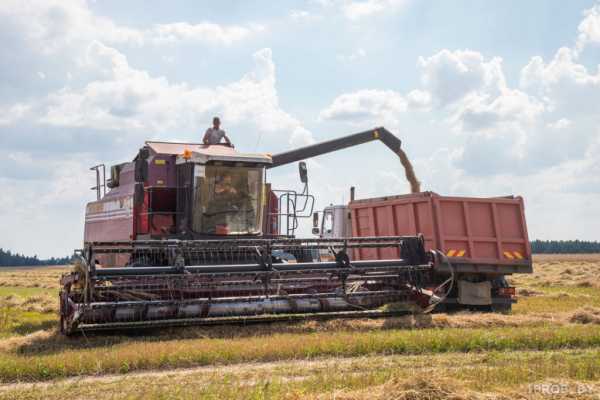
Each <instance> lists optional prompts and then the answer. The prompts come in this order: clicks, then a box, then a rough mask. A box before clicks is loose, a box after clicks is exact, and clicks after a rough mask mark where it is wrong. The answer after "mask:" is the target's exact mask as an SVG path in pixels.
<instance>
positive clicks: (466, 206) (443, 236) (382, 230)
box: [349, 192, 532, 274]
mask: <svg viewBox="0 0 600 400" xmlns="http://www.w3.org/2000/svg"><path fill="white" fill-rule="evenodd" d="M349 209H350V213H351V215H350V219H351V223H352V236H358V237H360V236H394V235H415V234H422V235H423V236H424V238H425V244H426V247H427V249H428V250H430V249H437V250H440V251H442V252H443V253H444V254H446V255H447V256H448V257H449V260H450V261H451V262H452V264H454V265H456V266H457V267H458V268H459V271H460V272H469V271H472V272H486V273H500V274H506V273H516V272H531V270H532V269H531V247H530V244H529V238H528V235H527V225H526V223H525V212H524V205H523V199H522V198H521V197H512V196H510V197H493V198H471V197H447V196H440V195H438V194H436V193H432V192H423V193H417V194H410V195H401V196H390V197H381V198H374V199H367V200H355V201H352V202H350V204H349ZM396 257H399V254H398V251H397V250H394V249H360V250H358V251H356V252H355V254H354V258H355V259H361V260H369V259H386V258H396Z"/></svg>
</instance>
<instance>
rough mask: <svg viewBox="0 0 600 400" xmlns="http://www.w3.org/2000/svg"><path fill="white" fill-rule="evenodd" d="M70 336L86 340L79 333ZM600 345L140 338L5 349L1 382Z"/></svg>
mask: <svg viewBox="0 0 600 400" xmlns="http://www.w3.org/2000/svg"><path fill="white" fill-rule="evenodd" d="M73 340H81V341H83V340H85V339H84V338H77V339H73ZM590 347H600V328H599V327H596V326H586V325H581V326H577V325H569V326H564V327H555V326H544V327H524V328H519V329H515V328H490V329H443V330H442V329H424V330H412V331H407V330H388V331H373V332H338V333H335V332H325V333H310V334H276V335H271V336H258V337H249V338H236V339H187V340H168V341H143V340H135V339H133V338H132V339H131V341H125V342H122V343H119V344H115V345H112V346H104V345H98V347H92V348H84V349H81V348H80V349H68V348H67V349H60V350H56V352H54V353H48V354H32V353H26V354H14V353H0V381H1V382H14V381H42V380H50V379H55V378H59V377H68V376H77V375H96V374H106V373H117V374H118V373H127V372H131V371H140V370H149V369H172V368H179V367H194V366H202V365H213V364H235V363H242V362H251V361H255V362H266V361H277V360H293V359H312V358H316V357H323V356H329V357H331V356H334V357H352V356H362V355H374V354H383V355H391V354H425V353H446V352H478V351H504V350H555V349H576V348H590Z"/></svg>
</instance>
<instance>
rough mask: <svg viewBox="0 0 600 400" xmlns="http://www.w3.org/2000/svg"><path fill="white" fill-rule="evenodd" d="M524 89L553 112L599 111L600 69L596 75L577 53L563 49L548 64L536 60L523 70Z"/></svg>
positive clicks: (587, 112)
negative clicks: (545, 103)
mask: <svg viewBox="0 0 600 400" xmlns="http://www.w3.org/2000/svg"><path fill="white" fill-rule="evenodd" d="M520 82H521V86H522V87H523V88H525V89H528V90H531V91H533V92H535V93H537V94H538V96H540V97H542V98H543V99H545V100H546V102H547V103H548V106H549V108H550V110H551V111H554V112H557V113H561V112H562V113H568V114H591V113H598V112H600V66H599V67H598V68H597V70H596V72H595V73H590V72H588V70H587V68H586V67H585V66H584V65H582V64H579V63H578V62H577V53H576V52H575V51H574V50H572V49H569V48H566V47H562V48H560V49H559V50H558V51H557V52H556V54H555V56H554V58H553V59H552V60H551V61H550V62H549V63H545V62H544V60H543V59H542V58H541V57H533V58H532V59H531V60H530V61H529V63H528V64H527V65H526V66H525V67H524V68H523V70H522V71H521V77H520Z"/></svg>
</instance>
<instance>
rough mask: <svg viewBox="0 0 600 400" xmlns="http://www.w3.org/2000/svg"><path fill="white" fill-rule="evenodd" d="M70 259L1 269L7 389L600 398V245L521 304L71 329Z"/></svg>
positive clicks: (27, 393) (542, 268) (521, 291)
mask: <svg viewBox="0 0 600 400" xmlns="http://www.w3.org/2000/svg"><path fill="white" fill-rule="evenodd" d="M67 270H68V267H48V268H2V269H0V399H58V398H69V399H80V398H81V399H84V398H94V399H116V398H119V399H120V398H125V399H170V398H180V399H198V398H214V399H221V398H227V399H263V398H265V399H266V398H268V399H279V398H282V399H362V398H370V399H513V398H523V399H525V398H534V399H537V398H539V399H543V398H552V399H557V398H588V399H599V398H600V279H599V278H598V273H599V272H600V255H541V256H537V257H536V258H535V259H534V273H533V274H530V275H520V276H514V277H511V283H513V284H514V285H516V286H517V287H518V297H519V302H518V303H517V304H516V305H515V306H514V308H513V311H512V313H510V314H491V313H467V312H462V313H456V314H432V315H413V316H405V317H398V318H388V319H381V320H332V321H326V322H323V321H321V322H316V321H306V322H299V323H294V324H283V323H278V324H271V325H254V326H242V327H234V328H232V327H231V326H228V327H227V326H226V327H219V326H215V327H209V328H207V327H198V328H184V329H167V330H158V331H142V332H134V333H129V334H127V335H125V334H123V333H116V334H95V335H84V336H76V337H73V338H65V337H62V336H61V335H60V334H58V332H57V329H56V326H57V299H58V290H59V288H58V279H59V277H60V275H61V274H62V273H63V272H65V271H67Z"/></svg>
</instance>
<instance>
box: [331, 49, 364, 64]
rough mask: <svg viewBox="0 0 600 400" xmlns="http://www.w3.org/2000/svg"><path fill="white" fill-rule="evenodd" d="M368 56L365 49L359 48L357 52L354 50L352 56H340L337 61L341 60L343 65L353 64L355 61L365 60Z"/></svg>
mask: <svg viewBox="0 0 600 400" xmlns="http://www.w3.org/2000/svg"><path fill="white" fill-rule="evenodd" d="M366 56H367V52H366V51H365V49H363V48H358V49H356V50H354V51H353V52H352V53H350V54H347V55H345V54H340V55H338V56H337V59H338V60H340V61H341V62H343V63H346V64H348V63H351V62H353V61H356V60H359V59H361V58H365V57H366Z"/></svg>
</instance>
